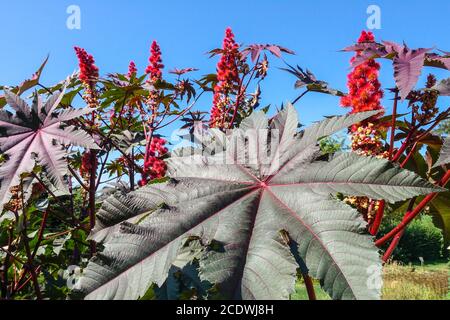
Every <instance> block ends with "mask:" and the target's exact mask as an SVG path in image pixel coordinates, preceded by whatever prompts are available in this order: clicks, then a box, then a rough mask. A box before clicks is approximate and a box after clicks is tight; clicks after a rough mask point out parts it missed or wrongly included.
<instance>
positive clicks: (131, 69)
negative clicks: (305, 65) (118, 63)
mask: <svg viewBox="0 0 450 320" xmlns="http://www.w3.org/2000/svg"><path fill="white" fill-rule="evenodd" d="M136 74H137V68H136V64H135V63H134V61H130V64H129V65H128V75H127V76H128V78H132V77H136Z"/></svg>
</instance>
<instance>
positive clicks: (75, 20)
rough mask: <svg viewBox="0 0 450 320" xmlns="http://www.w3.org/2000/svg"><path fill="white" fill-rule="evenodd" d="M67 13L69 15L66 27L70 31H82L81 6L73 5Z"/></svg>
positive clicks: (68, 8)
mask: <svg viewBox="0 0 450 320" xmlns="http://www.w3.org/2000/svg"><path fill="white" fill-rule="evenodd" d="M66 13H67V14H68V15H69V16H68V17H67V20H66V26H67V29H69V30H80V29H81V9H80V7H79V6H77V5H75V4H72V5H70V6H68V7H67V9H66Z"/></svg>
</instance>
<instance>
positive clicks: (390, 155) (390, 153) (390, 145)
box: [389, 90, 398, 159]
mask: <svg viewBox="0 0 450 320" xmlns="http://www.w3.org/2000/svg"><path fill="white" fill-rule="evenodd" d="M397 104H398V90H396V91H395V96H394V106H393V107H392V124H391V140H390V142H389V159H392V155H393V152H394V142H395V141H394V138H395V121H396V120H397Z"/></svg>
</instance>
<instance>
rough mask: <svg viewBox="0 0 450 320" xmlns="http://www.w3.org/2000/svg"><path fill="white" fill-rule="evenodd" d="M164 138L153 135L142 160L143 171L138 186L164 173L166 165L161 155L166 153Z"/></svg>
mask: <svg viewBox="0 0 450 320" xmlns="http://www.w3.org/2000/svg"><path fill="white" fill-rule="evenodd" d="M166 143H167V142H166V140H164V139H162V138H158V137H153V138H152V142H151V143H150V146H149V147H150V148H149V149H148V154H147V155H146V157H145V158H146V159H145V162H144V172H145V174H144V175H142V179H141V181H139V185H140V186H144V185H146V184H147V183H148V182H149V181H150V180H152V179H160V178H163V177H164V176H165V175H166V170H167V165H166V163H165V162H164V160H163V159H162V157H163V156H164V155H165V154H166V153H167V151H168V150H167V148H166V147H165V145H166Z"/></svg>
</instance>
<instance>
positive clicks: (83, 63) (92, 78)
mask: <svg viewBox="0 0 450 320" xmlns="http://www.w3.org/2000/svg"><path fill="white" fill-rule="evenodd" d="M74 49H75V53H76V55H77V57H78V64H79V67H80V75H79V79H80V80H81V82H83V84H85V85H86V86H88V87H92V86H93V85H95V83H96V82H97V79H98V75H99V73H98V68H97V66H96V65H95V60H94V57H93V56H92V55H90V54H89V53H87V51H86V50H85V49H83V48H80V47H74Z"/></svg>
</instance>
